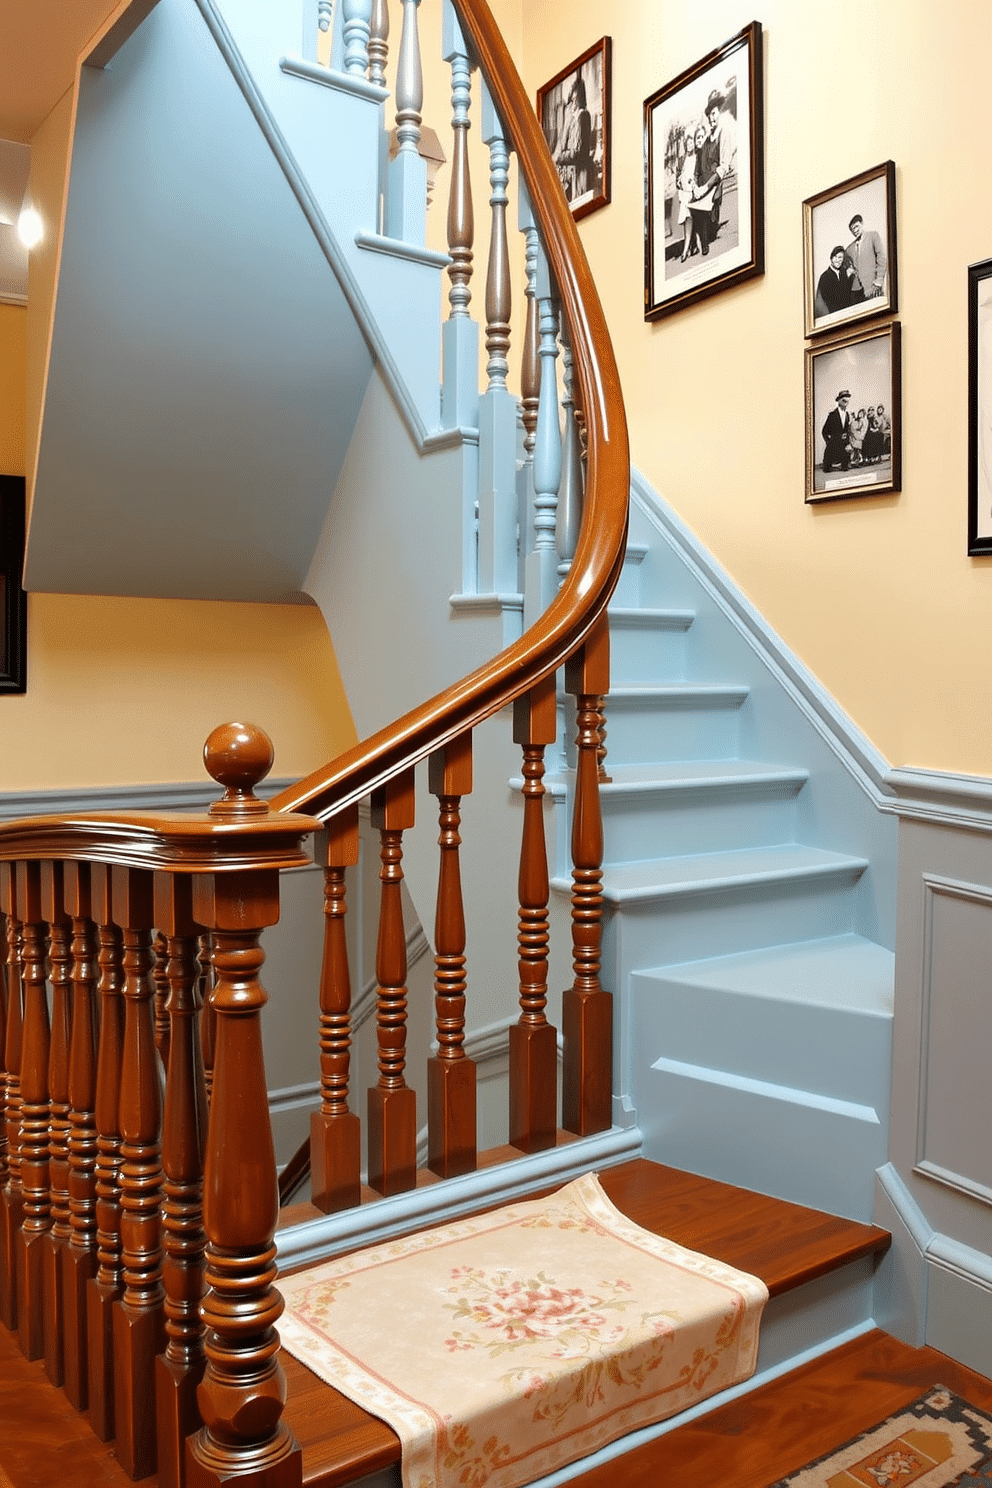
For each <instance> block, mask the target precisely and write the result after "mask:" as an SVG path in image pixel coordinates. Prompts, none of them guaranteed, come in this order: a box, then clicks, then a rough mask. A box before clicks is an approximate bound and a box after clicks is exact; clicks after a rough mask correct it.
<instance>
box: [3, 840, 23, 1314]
mask: <svg viewBox="0 0 992 1488" xmlns="http://www.w3.org/2000/svg"><path fill="white" fill-rule="evenodd" d="M0 895H2V898H3V908H4V912H5V914H6V916H7V1028H6V1039H5V1043H4V1061H3V1062H4V1069H5V1070H6V1092H5V1100H4V1124H5V1128H6V1136H7V1181H6V1183H5V1184H4V1190H3V1204H2V1208H0V1320H2V1321H3V1323H4V1325H5V1326H6V1327H7V1328H9V1329H10V1330H11V1332H13V1331H14V1330H15V1329H16V1327H17V1238H16V1237H17V1235H18V1234H19V1232H20V1228H21V1220H22V1219H23V1217H24V1190H23V1188H22V1186H21V1045H22V1042H23V1030H24V991H23V985H22V981H21V949H22V944H23V935H22V930H21V921H20V919H19V917H18V912H17V886H16V874H15V865H14V864H13V863H0Z"/></svg>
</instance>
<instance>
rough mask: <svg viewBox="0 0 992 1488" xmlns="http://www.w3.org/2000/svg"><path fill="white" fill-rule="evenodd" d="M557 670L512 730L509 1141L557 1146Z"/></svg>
mask: <svg viewBox="0 0 992 1488" xmlns="http://www.w3.org/2000/svg"><path fill="white" fill-rule="evenodd" d="M556 732H557V707H556V698H555V677H554V673H552V675H551V676H550V677H546V678H545V680H544V681H543V682H539V683H538V685H537V686H536V687H534V688H533V689H532V690H531V691H530V692H529V693H527V694H525V695H524V696H523V697H521V698H518V699H517V701H516V703H515V704H514V709H513V737H514V740H515V742H516V743H517V744H519V745H520V746H521V747H522V749H523V761H524V762H523V776H524V789H523V796H524V823H523V832H522V835H521V842H520V872H519V876H518V879H517V890H518V895H519V899H520V919H519V923H518V929H517V945H518V956H519V960H518V967H519V976H520V1017H519V1020H518V1021H517V1022H516V1023H514V1025H513V1026H512V1028H511V1029H510V1144H511V1146H513V1147H519V1148H520V1149H521V1150H522V1151H523V1152H540V1151H542V1150H543V1149H544V1148H546V1147H553V1146H554V1145H555V1140H556V1137H557V1116H558V1036H557V1033H556V1031H555V1029H554V1027H553V1026H552V1024H550V1023H549V1022H548V1019H547V1016H546V1013H545V1008H546V1006H547V1001H548V945H549V936H548V898H549V893H550V888H549V883H548V850H547V842H546V839H545V835H544V795H545V789H544V751H545V749H546V747H547V746H548V745H549V744H553V743H554V742H555V738H556Z"/></svg>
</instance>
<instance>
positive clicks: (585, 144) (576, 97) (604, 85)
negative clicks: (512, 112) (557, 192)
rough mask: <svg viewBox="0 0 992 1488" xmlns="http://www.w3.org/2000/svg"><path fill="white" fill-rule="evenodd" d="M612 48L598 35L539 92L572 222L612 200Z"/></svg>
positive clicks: (543, 125) (543, 121) (543, 123)
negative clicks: (572, 218) (597, 37)
mask: <svg viewBox="0 0 992 1488" xmlns="http://www.w3.org/2000/svg"><path fill="white" fill-rule="evenodd" d="M612 45H613V43H612V41H611V39H610V37H609V36H603V37H601V38H600V40H599V41H597V42H596V43H595V45H594V46H591V47H590V48H589V50H588V51H586V52H583V53H582V56H581V57H576V59H575V61H574V62H570V63H569V64H568V66H567V67H565V68H563V69H562V70H561V72H559V73H556V74H555V76H554V77H553V78H552V79H551V81H550V82H549V83H545V85H544V87H543V88H539V89H538V90H537V117H538V118H539V119H540V121H541V129H542V131H543V133H544V138H545V139H546V140H547V142H548V148H549V149H550V151H551V154H552V157H553V159H554V162H555V165H556V166H557V168H558V176H559V179H560V181H561V184H562V186H563V188H564V191H565V200H566V201H567V202H568V204H569V206H570V207H571V209H572V216H573V217H575V218H576V219H578V218H579V217H588V215H589V213H590V212H596V211H598V210H599V208H600V207H605V206H606V204H607V202H608V201H609V200H610V64H611V57H612Z"/></svg>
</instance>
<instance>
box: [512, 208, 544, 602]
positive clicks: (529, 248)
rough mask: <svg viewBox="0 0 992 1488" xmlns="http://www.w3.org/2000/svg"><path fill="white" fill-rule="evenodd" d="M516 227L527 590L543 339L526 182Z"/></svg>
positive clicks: (522, 562) (520, 499)
mask: <svg viewBox="0 0 992 1488" xmlns="http://www.w3.org/2000/svg"><path fill="white" fill-rule="evenodd" d="M517 193H518V201H517V226H518V228H519V230H520V231H521V232H522V233H523V235H524V264H525V273H526V284H525V287H524V293H525V295H526V296H527V319H526V322H525V325H524V337H523V350H522V352H521V356H520V419H521V422H522V424H523V431H524V457H523V460H522V461H521V463H520V468H519V469H518V471H517V510H518V522H519V530H520V537H521V541H520V553H519V556H518V560H517V569H518V573H519V576H520V577H519V581H518V582H519V585H520V589H521V592H522V591H523V588H524V575H525V571H526V564H527V554H528V553H529V552H530V545H531V542H532V540H533V535H534V440H535V438H536V435H537V400H538V393H539V391H540V386H541V358H540V357H539V356H538V346H539V344H540V338H539V336H538V328H537V292H536V287H537V244H538V237H537V228H536V226H535V224H534V214H533V209H532V208H531V204H530V197H529V196H528V194H527V188H526V187H525V186H524V184H523V182H522V181H521V182H519V183H518V187H517Z"/></svg>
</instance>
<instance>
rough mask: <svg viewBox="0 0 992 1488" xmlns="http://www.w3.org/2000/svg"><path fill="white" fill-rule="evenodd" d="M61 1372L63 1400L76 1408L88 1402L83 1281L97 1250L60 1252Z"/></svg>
mask: <svg viewBox="0 0 992 1488" xmlns="http://www.w3.org/2000/svg"><path fill="white" fill-rule="evenodd" d="M61 1261H62V1303H63V1307H64V1314H63V1328H62V1373H63V1384H62V1388H63V1389H64V1390H65V1396H66V1399H67V1400H68V1401H69V1403H70V1405H74V1406H75V1407H76V1409H77V1410H85V1409H86V1406H87V1404H88V1402H89V1395H90V1392H89V1378H88V1376H87V1372H86V1370H87V1358H88V1350H87V1329H86V1321H87V1319H86V1283H87V1282H88V1281H89V1280H90V1279H91V1277H93V1276H95V1275H96V1251H95V1250H81V1249H79V1248H77V1247H76V1246H72V1245H67V1246H65V1248H64V1249H63V1251H62V1254H61Z"/></svg>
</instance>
